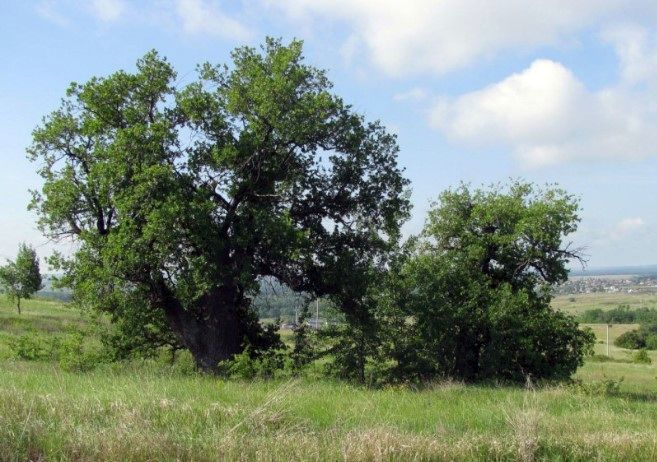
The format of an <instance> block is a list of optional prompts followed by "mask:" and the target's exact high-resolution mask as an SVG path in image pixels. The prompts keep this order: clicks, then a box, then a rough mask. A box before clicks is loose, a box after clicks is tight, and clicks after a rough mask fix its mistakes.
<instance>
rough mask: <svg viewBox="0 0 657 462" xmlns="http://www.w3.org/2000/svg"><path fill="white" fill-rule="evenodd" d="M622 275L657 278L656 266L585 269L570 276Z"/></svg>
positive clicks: (573, 272)
mask: <svg viewBox="0 0 657 462" xmlns="http://www.w3.org/2000/svg"><path fill="white" fill-rule="evenodd" d="M617 274H624V275H628V276H657V265H644V266H609V267H606V268H587V269H585V270H577V271H571V272H570V275H571V276H612V275H617Z"/></svg>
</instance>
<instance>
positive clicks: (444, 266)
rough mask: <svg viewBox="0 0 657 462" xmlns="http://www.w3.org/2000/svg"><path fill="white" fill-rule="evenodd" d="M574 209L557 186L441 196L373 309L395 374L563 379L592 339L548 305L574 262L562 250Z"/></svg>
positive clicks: (572, 201)
mask: <svg viewBox="0 0 657 462" xmlns="http://www.w3.org/2000/svg"><path fill="white" fill-rule="evenodd" d="M577 207H578V205H577V201H576V200H575V199H574V198H573V197H571V196H569V195H567V194H566V193H565V192H563V191H562V190H560V189H554V188H548V189H546V190H540V189H537V188H536V187H534V186H532V185H530V184H526V183H515V184H513V185H511V187H510V188H509V189H508V191H504V190H502V189H501V188H499V187H498V188H493V189H491V190H481V189H478V190H470V189H469V188H468V187H466V186H462V187H461V188H459V189H457V190H455V191H447V192H445V193H443V194H442V195H441V196H440V202H439V203H437V204H434V206H433V208H432V209H431V210H430V212H429V218H428V220H427V223H426V226H425V229H424V231H423V233H422V236H420V238H418V239H416V240H414V241H412V242H411V243H410V244H409V246H408V248H407V254H408V256H407V258H406V259H403V260H402V263H401V265H400V268H399V271H398V273H397V274H396V275H394V277H393V281H391V282H390V284H388V287H389V290H388V295H387V297H388V298H389V302H388V303H387V304H385V303H384V304H380V306H381V313H380V314H379V317H380V318H382V319H388V325H389V326H390V328H389V329H388V332H387V334H386V335H384V337H385V338H387V339H389V341H388V342H387V344H386V345H385V348H387V350H388V355H389V356H390V357H391V358H392V359H393V360H394V362H395V365H394V367H392V368H391V370H390V373H391V374H392V377H393V378H394V379H395V380H401V381H406V380H411V381H426V380H429V379H432V378H435V377H451V378H457V379H463V380H469V381H471V380H488V379H504V380H512V381H516V382H524V381H525V380H526V377H527V376H531V378H532V379H565V378H568V377H570V375H571V374H573V373H574V372H575V370H576V369H577V367H579V366H580V365H582V363H583V360H584V356H585V355H586V354H588V353H589V352H591V351H592V346H593V344H594V336H593V333H592V332H590V331H588V330H580V329H579V328H578V325H577V323H576V322H575V321H574V320H573V319H572V318H571V317H569V316H567V315H565V314H563V313H560V312H555V311H554V310H552V309H551V308H550V300H551V296H550V290H549V287H550V285H552V284H556V283H560V282H563V281H565V280H566V278H567V270H566V262H567V261H568V260H569V259H573V258H575V259H577V258H578V253H577V251H576V250H572V249H570V248H569V246H564V245H563V244H562V239H563V237H564V236H566V235H568V234H570V233H572V232H574V231H575V230H576V228H577V222H578V220H579V218H578V216H577Z"/></svg>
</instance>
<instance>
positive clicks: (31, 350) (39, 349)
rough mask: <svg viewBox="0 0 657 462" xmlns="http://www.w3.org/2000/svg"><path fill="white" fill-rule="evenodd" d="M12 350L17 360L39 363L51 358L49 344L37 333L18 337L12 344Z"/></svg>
mask: <svg viewBox="0 0 657 462" xmlns="http://www.w3.org/2000/svg"><path fill="white" fill-rule="evenodd" d="M11 350H12V353H13V354H14V356H15V357H16V358H17V359H23V360H26V361H38V360H42V359H47V358H48V357H49V350H50V349H49V348H48V343H47V342H46V341H45V340H44V339H43V338H42V337H41V336H39V334H37V333H36V332H29V333H27V334H23V335H21V336H20V337H18V338H17V339H16V340H15V341H14V342H12V344H11Z"/></svg>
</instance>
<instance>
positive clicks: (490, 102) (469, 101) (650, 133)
mask: <svg viewBox="0 0 657 462" xmlns="http://www.w3.org/2000/svg"><path fill="white" fill-rule="evenodd" d="M630 66H631V64H630V63H629V62H628V63H627V64H623V65H622V71H623V74H624V75H625V74H628V75H631V76H635V75H636V72H634V71H629V70H627V71H626V69H629V68H630ZM628 78H629V77H628ZM630 80H631V81H632V82H634V81H636V78H635V77H632V78H631V79H630ZM653 96H654V95H653V92H652V91H650V90H649V89H646V88H643V87H641V88H637V87H634V86H632V85H628V83H627V82H626V81H623V82H621V83H619V84H618V85H615V86H612V87H609V88H605V89H602V90H599V91H590V90H588V89H587V88H586V87H585V85H584V84H583V83H582V82H581V81H580V80H579V79H578V78H577V77H576V76H575V75H574V74H573V73H572V72H571V71H570V70H569V69H568V68H566V67H565V66H563V65H562V64H560V63H558V62H555V61H551V60H545V59H539V60H536V61H534V62H533V63H532V64H531V65H530V66H529V67H528V68H527V69H525V70H523V71H521V72H519V73H517V74H513V75H511V76H509V77H507V78H505V79H503V80H502V81H500V82H497V83H494V84H492V85H490V86H488V87H486V88H483V89H481V90H478V91H474V92H471V93H467V94H464V95H461V96H459V97H457V98H441V99H439V100H438V102H437V103H436V104H435V105H434V107H433V108H432V110H431V115H430V121H431V124H432V125H433V126H434V127H436V128H438V129H440V130H441V131H443V132H444V133H445V134H447V135H448V136H449V137H450V138H452V139H453V140H456V141H457V142H462V143H465V144H467V145H470V146H475V147H489V146H491V145H493V146H498V147H503V148H506V149H511V150H512V151H513V152H514V154H515V156H516V157H517V158H518V159H519V161H521V162H522V164H523V165H524V166H525V167H529V168H535V167H541V166H545V165H550V164H557V163H562V162H567V161H573V160H602V159H607V160H618V159H622V160H628V159H642V158H645V157H647V156H651V155H655V154H657V105H655V104H654V103H653V102H652V101H654V97H653Z"/></svg>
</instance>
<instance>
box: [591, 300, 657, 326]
mask: <svg viewBox="0 0 657 462" xmlns="http://www.w3.org/2000/svg"><path fill="white" fill-rule="evenodd" d="M579 320H580V322H584V323H589V324H657V309H655V308H646V307H643V308H636V309H631V308H630V306H629V305H619V306H618V307H616V308H612V309H611V310H602V309H599V308H596V309H593V310H586V311H585V312H584V313H583V314H582V315H581V316H580V318H579Z"/></svg>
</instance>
